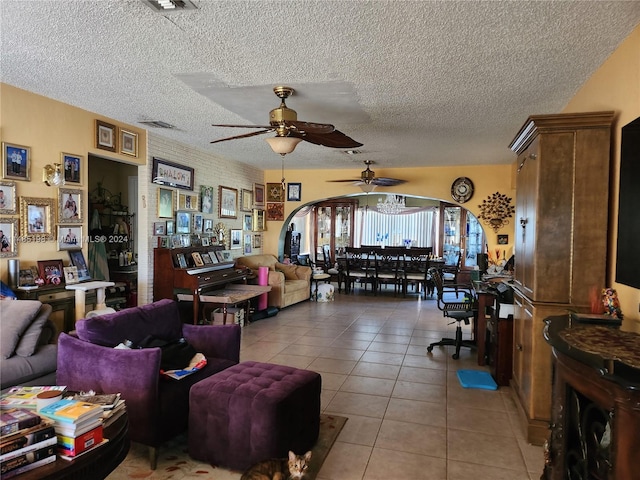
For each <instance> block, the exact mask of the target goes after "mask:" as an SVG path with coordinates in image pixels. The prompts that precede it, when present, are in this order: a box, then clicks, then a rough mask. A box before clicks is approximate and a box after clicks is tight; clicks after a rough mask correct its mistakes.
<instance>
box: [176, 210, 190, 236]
mask: <svg viewBox="0 0 640 480" xmlns="http://www.w3.org/2000/svg"><path fill="white" fill-rule="evenodd" d="M176 233H191V212H176Z"/></svg>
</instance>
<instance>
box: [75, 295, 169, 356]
mask: <svg viewBox="0 0 640 480" xmlns="http://www.w3.org/2000/svg"><path fill="white" fill-rule="evenodd" d="M76 332H77V334H78V338H80V339H81V340H84V341H86V342H90V343H94V344H96V345H103V346H105V347H115V346H116V345H118V344H119V343H120V342H122V341H124V340H125V339H126V340H131V341H132V342H133V343H134V344H138V343H139V342H141V341H142V340H143V339H144V338H145V337H147V336H149V335H154V336H156V337H158V338H162V339H165V340H176V339H178V338H180V337H181V336H182V321H181V319H180V313H179V311H178V305H177V303H176V302H174V301H173V300H168V299H164V300H159V301H157V302H154V303H150V304H148V305H143V306H141V307H133V308H126V309H124V310H120V311H119V312H115V313H108V314H106V315H98V316H96V317H92V318H85V319H82V320H79V321H77V322H76Z"/></svg>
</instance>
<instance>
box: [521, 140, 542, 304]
mask: <svg viewBox="0 0 640 480" xmlns="http://www.w3.org/2000/svg"><path fill="white" fill-rule="evenodd" d="M537 148H538V142H537V140H535V141H534V142H533V143H532V144H531V146H530V147H529V148H527V150H525V151H524V152H523V153H522V155H520V157H518V177H517V196H516V222H517V223H516V231H515V251H516V259H515V281H516V283H517V284H518V285H519V286H520V287H521V288H522V289H523V291H524V292H525V293H527V295H528V296H533V295H532V293H533V284H534V278H535V276H534V274H535V272H534V258H535V245H536V196H537V194H538V188H537V186H538V165H539V159H538V154H537Z"/></svg>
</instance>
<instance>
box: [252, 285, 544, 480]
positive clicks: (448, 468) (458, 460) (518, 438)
mask: <svg viewBox="0 0 640 480" xmlns="http://www.w3.org/2000/svg"><path fill="white" fill-rule="evenodd" d="M435 303H436V302H435V300H434V299H427V300H420V299H417V298H416V296H408V297H407V298H401V297H394V296H393V293H392V292H391V291H390V292H389V293H384V294H382V295H379V296H377V297H374V296H373V295H372V294H371V292H368V293H367V294H364V293H363V292H362V291H359V292H356V293H354V294H350V295H346V294H338V293H336V296H335V301H334V302H330V303H315V302H303V303H300V304H297V305H293V306H291V307H288V308H285V309H283V310H281V311H280V312H279V313H278V315H277V316H275V317H272V318H269V319H264V320H259V321H256V322H254V323H252V324H251V325H248V326H246V327H244V329H243V335H242V351H241V360H255V361H261V362H271V363H280V364H285V365H291V366H294V367H298V368H308V369H311V370H315V371H317V372H320V373H321V374H322V381H323V389H322V410H323V411H324V412H327V413H334V414H339V415H343V416H346V417H348V418H349V420H348V421H347V423H346V426H345V427H344V429H343V431H342V432H341V433H340V436H339V437H338V439H337V441H336V444H335V445H334V446H333V448H332V449H331V452H330V453H329V456H328V457H327V459H326V461H325V462H324V465H323V467H322V470H321V471H320V474H319V477H318V478H319V480H360V479H362V480H377V479H380V480H403V479H407V480H409V479H411V480H415V479H424V480H431V479H434V480H463V479H464V480H467V479H469V478H471V479H473V480H485V479H491V480H529V479H538V478H540V474H541V473H542V465H543V459H542V448H541V447H536V446H532V445H529V444H527V442H526V441H525V440H524V433H523V430H522V426H521V424H520V423H519V420H518V417H517V412H516V407H515V404H514V402H513V399H512V396H511V391H510V389H509V388H507V387H502V388H500V389H499V390H497V391H488V390H478V389H465V388H462V387H461V386H460V384H459V382H458V379H457V377H456V370H458V369H459V368H469V369H483V368H484V367H478V365H477V363H476V354H475V351H474V352H471V351H470V350H468V349H463V351H462V352H461V355H460V359H459V360H453V359H452V358H451V353H452V350H451V348H452V347H444V348H443V347H436V348H435V349H434V351H433V353H432V354H431V355H428V354H426V346H427V345H428V344H429V343H430V342H433V341H437V340H439V339H440V338H441V337H442V336H443V335H446V336H451V334H452V333H453V332H454V329H455V325H447V321H446V320H445V319H444V318H443V316H442V313H441V312H440V311H439V310H438V309H437V307H436V304H435ZM465 334H466V335H468V332H466V333H465Z"/></svg>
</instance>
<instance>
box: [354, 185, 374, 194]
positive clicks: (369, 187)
mask: <svg viewBox="0 0 640 480" xmlns="http://www.w3.org/2000/svg"><path fill="white" fill-rule="evenodd" d="M358 186H359V187H360V190H362V191H363V192H364V193H371V192H373V191H374V190H375V189H376V187H377V185H374V184H373V183H361V184H360V185H358Z"/></svg>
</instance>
